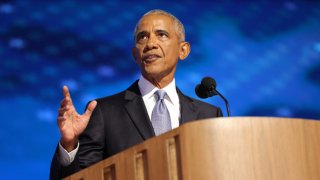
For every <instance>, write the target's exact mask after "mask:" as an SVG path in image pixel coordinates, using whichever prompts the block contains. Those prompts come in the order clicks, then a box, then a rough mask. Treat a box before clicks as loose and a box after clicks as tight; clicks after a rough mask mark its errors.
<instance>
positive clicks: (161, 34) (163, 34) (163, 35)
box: [159, 32, 168, 38]
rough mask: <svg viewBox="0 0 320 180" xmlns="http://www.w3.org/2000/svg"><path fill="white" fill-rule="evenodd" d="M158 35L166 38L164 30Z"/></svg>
mask: <svg viewBox="0 0 320 180" xmlns="http://www.w3.org/2000/svg"><path fill="white" fill-rule="evenodd" d="M159 36H160V37H161V38H167V37H168V34H167V33H164V32H161V33H159Z"/></svg>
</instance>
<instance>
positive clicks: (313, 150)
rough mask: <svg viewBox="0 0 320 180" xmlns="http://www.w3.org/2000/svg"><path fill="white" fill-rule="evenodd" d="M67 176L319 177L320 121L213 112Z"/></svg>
mask: <svg viewBox="0 0 320 180" xmlns="http://www.w3.org/2000/svg"><path fill="white" fill-rule="evenodd" d="M65 179H66V180H79V179H83V180H86V179H95V180H99V179H101V180H102V179H104V180H128V179H133V180H166V179H168V180H198V179H201V180H202V179H205V180H233V179H234V180H251V179H252V180H253V179H258V180H284V179H288V180H289V179H290V180H307V179H308V180H319V179H320V121H316V120H306V119H293V118H270V117H232V118H213V119H207V120H200V121H194V122H190V123H186V124H184V125H182V126H180V127H179V128H176V129H173V130H172V131H170V132H167V133H165V134H162V135H160V136H158V137H154V138H151V139H149V140H147V141H145V142H143V143H141V144H138V145H136V146H133V147H131V148H129V149H127V150H125V151H123V152H120V153H118V154H116V155H114V156H111V157H109V158H108V159H105V160H103V161H101V162H99V163H97V164H94V165H92V166H90V167H88V168H86V169H84V170H82V171H80V172H78V173H75V174H73V175H71V176H69V177H67V178H65Z"/></svg>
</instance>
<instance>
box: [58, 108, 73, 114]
mask: <svg viewBox="0 0 320 180" xmlns="http://www.w3.org/2000/svg"><path fill="white" fill-rule="evenodd" d="M68 110H70V107H69V106H65V107H61V108H59V109H58V113H59V116H63V115H64V113H65V112H66V111H68Z"/></svg>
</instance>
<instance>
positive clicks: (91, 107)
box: [83, 101, 97, 118]
mask: <svg viewBox="0 0 320 180" xmlns="http://www.w3.org/2000/svg"><path fill="white" fill-rule="evenodd" d="M96 106H97V101H91V102H90V103H89V105H88V107H87V109H86V112H85V113H84V114H83V115H84V116H87V117H88V118H90V116H91V114H92V112H93V110H94V109H95V108H96Z"/></svg>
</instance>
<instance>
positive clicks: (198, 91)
mask: <svg viewBox="0 0 320 180" xmlns="http://www.w3.org/2000/svg"><path fill="white" fill-rule="evenodd" d="M195 92H196V94H197V96H198V97H200V98H203V99H205V98H208V97H209V96H208V94H207V92H206V90H204V89H203V87H202V86H201V85H200V84H198V85H197V86H196V89H195Z"/></svg>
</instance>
